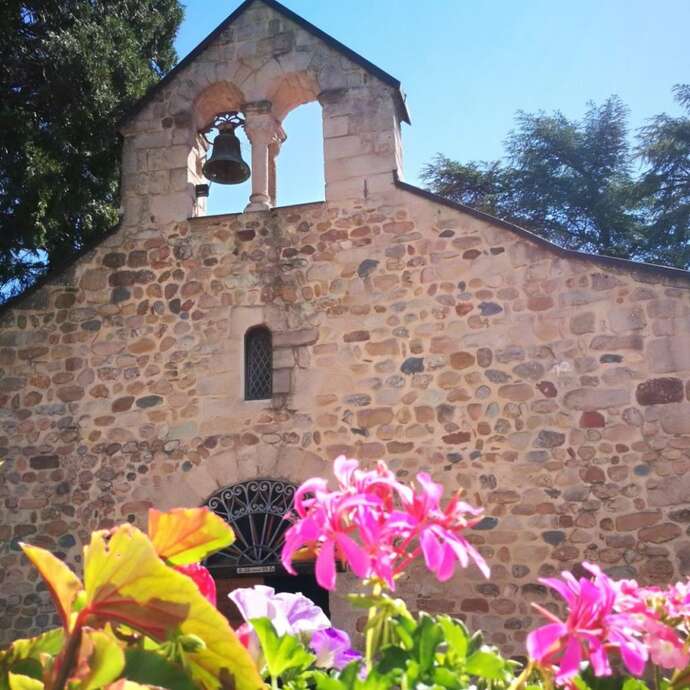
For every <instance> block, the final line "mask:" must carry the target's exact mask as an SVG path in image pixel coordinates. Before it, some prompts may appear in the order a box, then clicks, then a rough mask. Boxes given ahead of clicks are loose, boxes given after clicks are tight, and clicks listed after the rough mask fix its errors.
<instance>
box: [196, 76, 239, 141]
mask: <svg viewBox="0 0 690 690" xmlns="http://www.w3.org/2000/svg"><path fill="white" fill-rule="evenodd" d="M244 103H245V97H244V94H243V92H242V91H241V90H240V88H239V87H237V86H236V85H235V84H234V83H232V82H230V81H217V82H214V83H213V84H210V85H209V86H206V87H205V88H204V89H203V90H201V91H200V92H199V93H198V94H197V96H196V98H195V99H194V103H193V105H192V113H193V123H194V130H195V131H199V130H201V129H204V128H205V127H208V125H209V124H211V122H212V121H213V118H214V117H215V116H216V115H217V114H218V113H222V112H227V111H229V110H242V105H243V104H244Z"/></svg>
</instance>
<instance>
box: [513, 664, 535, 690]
mask: <svg viewBox="0 0 690 690" xmlns="http://www.w3.org/2000/svg"><path fill="white" fill-rule="evenodd" d="M533 668H534V661H532V660H531V659H530V662H529V663H528V664H527V666H525V668H524V669H522V673H521V674H520V675H519V676H518V677H517V678H516V679H515V680H514V681H513V682H512V683H511V684H510V686H509V687H508V690H520V688H522V686H523V685H524V684H525V683H526V682H527V679H528V678H529V677H530V675H532V669H533Z"/></svg>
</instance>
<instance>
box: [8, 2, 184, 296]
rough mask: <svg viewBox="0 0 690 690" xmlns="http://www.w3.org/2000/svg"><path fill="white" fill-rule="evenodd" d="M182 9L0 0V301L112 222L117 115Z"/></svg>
mask: <svg viewBox="0 0 690 690" xmlns="http://www.w3.org/2000/svg"><path fill="white" fill-rule="evenodd" d="M181 20H182V8H181V5H180V3H179V1H178V0H4V1H3V2H1V3H0V26H2V28H3V40H2V41H1V42H0V64H2V68H0V292H1V294H2V297H0V301H1V300H2V298H7V296H8V295H9V294H12V293H14V292H20V291H22V290H23V289H25V288H26V287H27V286H28V285H30V284H31V283H32V282H34V281H35V280H36V278H38V277H39V276H41V275H42V274H43V273H45V272H46V271H48V270H50V269H51V268H53V267H57V266H60V265H63V264H64V263H66V262H67V261H69V259H70V258H71V257H73V256H74V254H75V253H76V252H78V251H79V250H80V249H81V248H82V247H84V246H85V245H87V244H88V243H89V242H91V241H93V240H95V239H97V238H98V237H100V236H101V235H103V233H105V232H106V231H107V230H108V229H110V228H111V227H113V226H114V225H115V224H116V223H117V220H118V211H117V209H118V206H119V201H118V185H119V159H120V142H119V137H118V134H117V122H118V120H119V119H120V118H121V117H122V116H123V115H124V113H125V112H126V111H127V109H128V108H129V107H131V106H132V104H133V103H135V102H136V100H137V99H138V98H140V97H141V96H142V95H143V94H144V93H145V91H146V90H147V89H148V88H149V87H150V86H151V85H152V84H154V83H155V82H156V81H157V80H158V79H160V77H161V76H162V75H163V74H165V73H166V72H167V71H168V70H170V68H171V67H172V66H173V65H174V63H175V60H176V55H175V51H174V48H173V40H174V37H175V34H176V32H177V28H178V26H179V24H180V22H181Z"/></svg>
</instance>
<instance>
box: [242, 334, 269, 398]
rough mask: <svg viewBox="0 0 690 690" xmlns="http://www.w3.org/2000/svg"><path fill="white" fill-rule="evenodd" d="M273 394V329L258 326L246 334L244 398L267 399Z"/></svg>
mask: <svg viewBox="0 0 690 690" xmlns="http://www.w3.org/2000/svg"><path fill="white" fill-rule="evenodd" d="M272 396H273V345H272V342H271V331H269V330H268V328H266V327H265V326H257V327H256V328H251V329H250V330H248V331H247V334H246V335H245V336H244V398H245V400H266V399H267V398H271V397H272Z"/></svg>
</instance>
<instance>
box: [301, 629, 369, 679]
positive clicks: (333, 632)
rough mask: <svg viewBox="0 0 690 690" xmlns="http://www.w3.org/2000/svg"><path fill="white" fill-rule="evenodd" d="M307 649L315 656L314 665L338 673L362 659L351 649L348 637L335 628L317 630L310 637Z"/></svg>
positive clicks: (342, 631)
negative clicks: (333, 669)
mask: <svg viewBox="0 0 690 690" xmlns="http://www.w3.org/2000/svg"><path fill="white" fill-rule="evenodd" d="M309 647H310V649H311V651H312V652H314V654H316V661H315V662H314V665H315V666H317V667H319V668H335V669H337V670H338V671H340V670H342V669H343V668H345V666H347V665H348V664H349V663H351V662H353V661H358V660H359V659H361V658H362V655H361V654H360V653H359V652H358V651H356V650H355V649H352V644H351V642H350V636H349V635H348V634H347V633H346V632H345V631H344V630H338V629H337V628H326V629H325V630H317V631H316V632H315V633H314V634H313V635H312V636H311V641H310V642H309Z"/></svg>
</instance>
